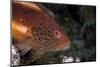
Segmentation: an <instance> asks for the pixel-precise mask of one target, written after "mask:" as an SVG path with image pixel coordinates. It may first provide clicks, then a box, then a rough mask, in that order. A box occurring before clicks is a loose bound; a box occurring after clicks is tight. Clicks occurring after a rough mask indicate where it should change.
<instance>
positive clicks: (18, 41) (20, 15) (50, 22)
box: [11, 2, 71, 55]
mask: <svg viewBox="0 0 100 67" xmlns="http://www.w3.org/2000/svg"><path fill="white" fill-rule="evenodd" d="M11 32H12V39H13V41H14V42H13V44H14V46H16V48H18V50H19V52H20V54H21V55H24V54H26V53H27V52H28V51H29V50H31V49H33V50H34V51H36V52H37V53H38V54H41V53H42V54H43V53H47V52H56V51H63V50H66V49H69V48H70V42H71V41H70V38H69V36H68V35H66V33H65V32H64V31H63V30H62V29H61V27H60V25H58V24H57V22H56V20H55V19H54V18H53V17H52V16H51V15H50V14H49V13H48V11H46V10H45V9H43V7H41V6H39V5H38V4H37V3H34V2H32V3H31V2H13V3H12V31H11Z"/></svg>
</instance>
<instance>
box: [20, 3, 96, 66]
mask: <svg viewBox="0 0 100 67" xmlns="http://www.w3.org/2000/svg"><path fill="white" fill-rule="evenodd" d="M37 4H41V5H43V6H44V7H45V8H46V9H47V11H48V13H49V14H50V15H51V16H52V17H53V18H54V19H55V20H56V21H57V23H58V24H59V25H60V26H61V28H62V30H63V31H64V32H65V33H66V35H68V36H69V38H70V40H71V47H70V48H69V49H68V50H65V51H59V52H48V53H46V54H44V55H43V56H42V57H41V58H40V59H38V60H36V61H33V62H30V61H31V60H32V59H33V60H34V58H33V57H34V56H31V53H30V52H31V51H29V52H28V53H26V54H25V55H24V56H22V57H20V58H21V63H22V65H39V64H52V63H53V64H54V63H56V64H58V63H66V62H63V60H65V59H66V57H72V58H73V61H72V62H77V61H76V59H79V62H90V61H96V6H89V5H71V4H56V3H40V2H39V3H37Z"/></svg>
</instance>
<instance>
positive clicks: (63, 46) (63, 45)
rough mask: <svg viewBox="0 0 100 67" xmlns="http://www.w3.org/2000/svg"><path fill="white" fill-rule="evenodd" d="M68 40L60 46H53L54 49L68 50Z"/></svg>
mask: <svg viewBox="0 0 100 67" xmlns="http://www.w3.org/2000/svg"><path fill="white" fill-rule="evenodd" d="M70 44H71V43H70V42H67V43H65V44H62V45H61V46H58V47H57V48H55V50H56V51H64V50H68V49H69V48H70V46H71V45H70Z"/></svg>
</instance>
